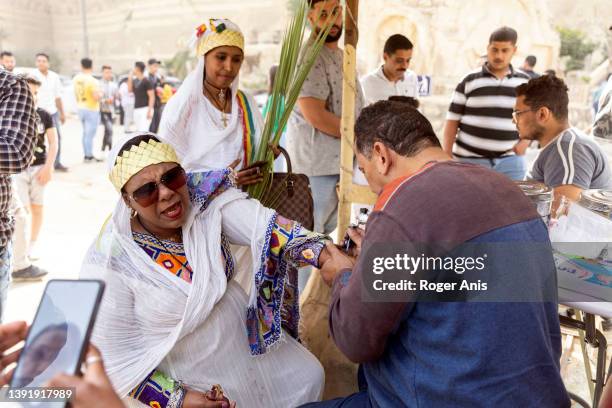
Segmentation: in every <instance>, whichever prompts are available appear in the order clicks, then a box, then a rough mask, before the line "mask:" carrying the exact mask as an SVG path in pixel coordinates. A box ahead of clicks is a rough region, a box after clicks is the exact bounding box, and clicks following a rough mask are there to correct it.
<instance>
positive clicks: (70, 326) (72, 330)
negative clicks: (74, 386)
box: [10, 279, 104, 388]
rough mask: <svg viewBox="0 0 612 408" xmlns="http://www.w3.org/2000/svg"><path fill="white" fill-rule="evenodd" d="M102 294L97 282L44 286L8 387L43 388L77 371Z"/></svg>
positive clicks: (52, 282)
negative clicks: (55, 377) (46, 384)
mask: <svg viewBox="0 0 612 408" xmlns="http://www.w3.org/2000/svg"><path fill="white" fill-rule="evenodd" d="M103 293H104V282H103V281H100V280H62V279H53V280H50V281H49V282H48V283H47V286H46V287H45V291H44V293H43V296H42V300H41V301H40V304H39V305H38V310H37V312H36V316H35V317H34V321H33V322H32V325H31V326H30V330H29V331H28V335H27V337H26V340H25V345H24V347H23V350H22V351H21V355H20V356H19V360H18V361H17V367H16V368H15V372H14V373H13V378H12V380H11V385H10V387H11V388H23V387H42V386H43V385H44V384H45V383H46V382H47V381H49V380H50V379H51V378H53V377H54V376H55V375H56V374H59V373H62V372H63V373H67V374H71V375H76V374H78V373H79V372H80V367H81V362H82V361H83V357H84V355H85V353H86V352H87V346H88V344H89V337H90V335H91V331H92V329H93V326H94V323H95V320H96V315H97V313H98V307H99V305H100V301H101V300H102V294H103Z"/></svg>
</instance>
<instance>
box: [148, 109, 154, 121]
mask: <svg viewBox="0 0 612 408" xmlns="http://www.w3.org/2000/svg"><path fill="white" fill-rule="evenodd" d="M152 118H153V109H151V108H149V110H147V119H152Z"/></svg>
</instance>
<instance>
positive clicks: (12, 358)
mask: <svg viewBox="0 0 612 408" xmlns="http://www.w3.org/2000/svg"><path fill="white" fill-rule="evenodd" d="M27 332H28V325H27V324H26V322H12V323H7V324H1V325H0V355H1V358H0V373H2V375H1V376H0V387H1V386H4V385H6V384H8V383H9V382H10V380H11V377H12V375H13V370H11V371H9V372H7V373H4V369H5V368H6V367H8V366H9V365H11V364H13V363H15V362H17V359H18V358H19V354H20V353H21V349H19V350H16V351H13V352H12V353H10V354H6V355H5V354H4V352H5V351H6V350H8V349H10V348H12V347H13V346H15V345H16V344H17V343H19V342H20V341H23V340H25V337H26V334H27Z"/></svg>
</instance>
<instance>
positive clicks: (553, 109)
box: [513, 75, 612, 209]
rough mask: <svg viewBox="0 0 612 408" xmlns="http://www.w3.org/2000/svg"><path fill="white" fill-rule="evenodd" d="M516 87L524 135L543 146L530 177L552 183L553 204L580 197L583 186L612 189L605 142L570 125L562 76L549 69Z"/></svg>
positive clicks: (516, 112)
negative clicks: (552, 72) (563, 199)
mask: <svg viewBox="0 0 612 408" xmlns="http://www.w3.org/2000/svg"><path fill="white" fill-rule="evenodd" d="M516 92H517V99H516V105H515V109H514V112H513V116H514V122H515V123H516V127H517V129H518V131H519V134H520V137H521V139H524V140H529V141H531V140H537V141H538V142H539V144H540V147H541V148H542V151H541V152H540V154H539V155H538V158H537V159H536V161H535V163H534V164H533V168H532V170H531V172H530V174H529V175H528V177H529V178H531V179H534V180H537V181H540V182H542V183H544V184H546V185H547V186H550V187H552V188H553V191H554V198H555V202H554V204H553V209H555V208H557V206H558V200H559V198H560V197H561V196H562V195H563V196H566V197H567V198H568V199H570V200H572V201H577V200H578V199H580V193H581V192H582V191H583V190H588V189H592V188H604V189H612V169H611V166H610V163H609V161H608V158H607V157H606V155H605V153H604V152H603V150H602V149H601V147H599V145H598V144H597V142H595V140H593V139H591V138H589V137H587V136H586V135H585V134H584V133H583V132H582V131H580V130H579V129H577V128H574V127H571V126H570V125H569V121H568V104H569V98H568V95H567V86H566V85H565V83H564V82H563V80H562V79H561V78H557V77H553V76H550V75H544V76H541V77H539V78H536V79H532V80H531V81H529V82H528V83H526V84H523V85H521V86H519V87H518V88H517V89H516Z"/></svg>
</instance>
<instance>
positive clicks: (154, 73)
mask: <svg viewBox="0 0 612 408" xmlns="http://www.w3.org/2000/svg"><path fill="white" fill-rule="evenodd" d="M159 64H161V61H159V60H158V59H156V58H151V59H149V61H148V70H149V75H147V79H148V80H149V82H151V85H152V86H153V90H154V91H155V105H154V109H153V119H152V120H151V126H150V127H149V131H151V132H153V133H157V129H158V128H159V120H160V119H161V100H160V98H159V95H160V94H161V91H162V88H161V87H162V83H161V78H160V76H159V72H158V71H159Z"/></svg>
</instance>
